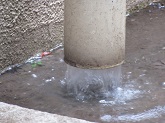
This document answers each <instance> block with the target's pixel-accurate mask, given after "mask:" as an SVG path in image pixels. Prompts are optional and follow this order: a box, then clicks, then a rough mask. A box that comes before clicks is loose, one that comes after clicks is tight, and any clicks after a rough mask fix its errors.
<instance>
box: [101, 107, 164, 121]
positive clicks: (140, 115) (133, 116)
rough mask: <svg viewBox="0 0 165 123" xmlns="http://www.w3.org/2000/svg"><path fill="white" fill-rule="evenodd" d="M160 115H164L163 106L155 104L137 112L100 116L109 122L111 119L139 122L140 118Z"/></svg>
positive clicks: (144, 118)
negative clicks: (148, 108)
mask: <svg viewBox="0 0 165 123" xmlns="http://www.w3.org/2000/svg"><path fill="white" fill-rule="evenodd" d="M162 115H165V106H157V107H155V108H153V109H150V110H148V111H145V112H142V113H138V114H125V115H120V116H111V115H108V114H107V115H104V116H101V118H100V119H101V121H104V122H111V121H127V122H131V121H132V122H139V121H142V120H147V119H152V118H158V117H161V116H162Z"/></svg>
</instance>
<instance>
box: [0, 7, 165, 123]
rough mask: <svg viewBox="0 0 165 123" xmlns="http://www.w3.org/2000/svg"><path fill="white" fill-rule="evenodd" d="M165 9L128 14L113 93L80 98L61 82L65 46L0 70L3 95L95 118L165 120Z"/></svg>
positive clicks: (116, 122) (124, 122)
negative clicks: (38, 59) (35, 60)
mask: <svg viewBox="0 0 165 123" xmlns="http://www.w3.org/2000/svg"><path fill="white" fill-rule="evenodd" d="M164 20H165V9H164V8H161V9H159V8H157V7H151V6H150V7H148V8H147V9H144V10H141V11H139V12H137V13H135V14H133V15H131V16H128V17H127V40H126V60H125V63H124V64H123V65H122V74H123V76H122V77H123V82H122V86H121V87H119V88H117V90H116V91H114V92H113V94H114V98H109V99H106V100H105V99H100V100H90V101H77V100H76V99H74V98H70V97H68V96H66V94H65V93H64V90H63V86H62V84H63V83H64V82H63V79H64V75H65V71H66V64H65V63H64V61H63V48H60V49H58V50H55V51H53V52H52V54H51V55H49V56H46V57H44V58H43V59H42V65H41V66H40V65H39V66H35V67H34V66H33V67H32V65H31V64H26V65H23V66H22V67H21V68H19V69H14V70H12V71H10V72H7V73H5V74H3V75H1V76H0V101H2V102H6V103H10V104H16V105H19V106H23V107H27V108H31V109H37V110H41V111H46V112H50V113H56V114H61V115H66V116H71V117H76V118H81V119H85V120H89V121H95V122H100V123H101V122H111V123H132V122H139V123H164V122H165V95H164V94H165V22H164Z"/></svg>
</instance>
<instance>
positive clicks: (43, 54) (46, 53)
mask: <svg viewBox="0 0 165 123" xmlns="http://www.w3.org/2000/svg"><path fill="white" fill-rule="evenodd" d="M50 54H51V52H42V53H41V57H42V58H43V57H44V56H47V55H50Z"/></svg>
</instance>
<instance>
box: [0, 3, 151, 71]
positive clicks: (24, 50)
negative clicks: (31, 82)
mask: <svg viewBox="0 0 165 123" xmlns="http://www.w3.org/2000/svg"><path fill="white" fill-rule="evenodd" d="M149 1H150V0H127V8H128V9H132V7H134V6H136V5H137V4H139V3H141V2H142V3H144V2H145V3H146V2H149ZM63 9H64V2H63V0H0V71H1V70H2V69H3V68H5V67H7V66H9V65H14V64H16V63H20V62H23V61H24V60H25V59H27V58H28V57H30V56H32V55H33V54H34V53H37V52H41V51H42V50H48V49H50V48H52V47H54V45H55V44H57V43H58V42H62V41H63V20H64V18H63V13H64V12H63Z"/></svg>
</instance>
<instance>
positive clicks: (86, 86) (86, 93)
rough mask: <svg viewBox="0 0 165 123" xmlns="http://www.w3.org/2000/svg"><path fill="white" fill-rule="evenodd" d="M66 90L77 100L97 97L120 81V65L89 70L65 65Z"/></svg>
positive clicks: (104, 93) (101, 96)
mask: <svg viewBox="0 0 165 123" xmlns="http://www.w3.org/2000/svg"><path fill="white" fill-rule="evenodd" d="M65 82H66V90H67V93H68V94H69V95H72V96H75V97H76V98H77V99H78V100H84V99H93V98H95V99H99V98H105V97H108V96H109V94H110V93H111V92H112V91H113V90H114V89H115V88H117V87H119V86H120V83H121V66H118V67H114V68H110V69H102V70H91V69H81V68H76V67H72V66H69V65H67V72H66V77H65Z"/></svg>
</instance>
